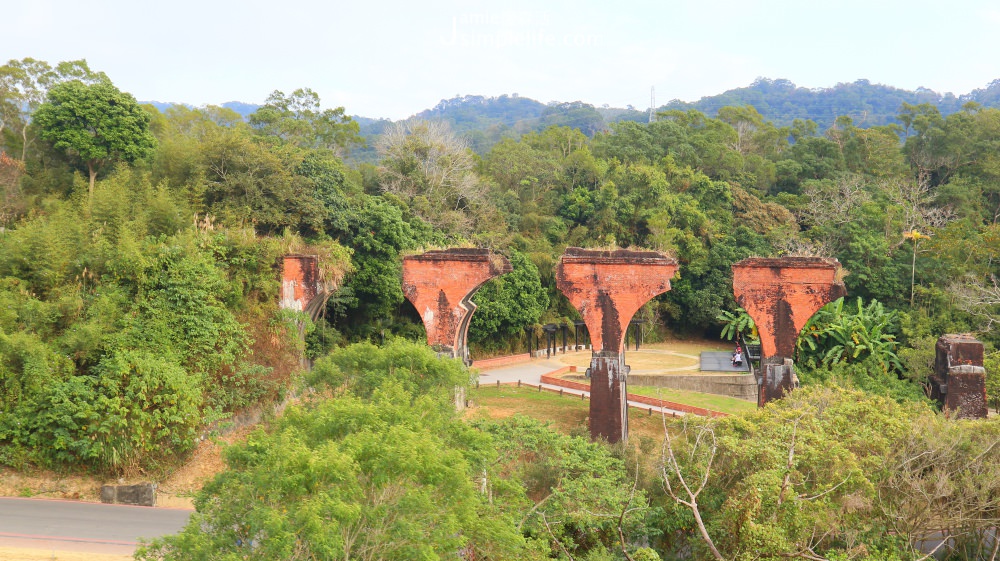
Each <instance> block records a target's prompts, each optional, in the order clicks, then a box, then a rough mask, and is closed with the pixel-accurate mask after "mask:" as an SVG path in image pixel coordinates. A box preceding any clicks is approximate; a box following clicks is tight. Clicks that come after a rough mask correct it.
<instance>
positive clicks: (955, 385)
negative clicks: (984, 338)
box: [930, 335, 987, 419]
mask: <svg viewBox="0 0 1000 561" xmlns="http://www.w3.org/2000/svg"><path fill="white" fill-rule="evenodd" d="M936 350H937V354H936V356H935V359H934V374H932V375H931V376H930V383H931V398H932V399H936V400H937V401H938V403H940V404H941V408H942V409H944V410H945V412H947V413H949V414H952V415H953V416H954V417H955V418H958V419H985V418H986V414H987V406H986V369H985V368H983V344H982V343H981V342H980V341H978V340H977V339H976V338H974V337H973V336H972V335H942V336H941V338H940V339H938V342H937V346H936ZM956 413H957V414H956Z"/></svg>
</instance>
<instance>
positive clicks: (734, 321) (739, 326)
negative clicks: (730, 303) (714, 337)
mask: <svg viewBox="0 0 1000 561" xmlns="http://www.w3.org/2000/svg"><path fill="white" fill-rule="evenodd" d="M715 319H716V320H717V321H719V322H721V323H722V324H723V326H722V333H720V334H719V338H720V339H726V340H729V341H732V340H733V339H736V338H737V337H739V335H740V333H745V334H747V335H749V336H750V338H751V339H754V340H756V339H757V324H756V323H754V321H753V318H752V317H750V314H748V313H747V311H746V310H744V309H743V308H736V311H735V312H730V311H728V310H723V311H722V313H721V314H719V315H718V316H716V317H715Z"/></svg>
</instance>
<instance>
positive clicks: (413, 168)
mask: <svg viewBox="0 0 1000 561" xmlns="http://www.w3.org/2000/svg"><path fill="white" fill-rule="evenodd" d="M376 148H377V150H378V152H379V155H380V156H381V157H382V163H381V165H380V166H379V172H380V176H381V177H380V179H381V187H382V190H383V191H385V192H386V193H392V194H394V195H397V196H399V197H402V198H404V199H405V200H407V201H408V202H409V203H410V204H411V208H413V210H414V212H416V213H417V214H418V215H419V216H420V217H421V218H423V219H424V220H427V221H428V222H430V223H431V224H434V225H435V226H439V227H442V228H446V229H452V230H455V231H459V232H468V231H470V229H471V227H472V225H473V224H474V223H475V219H476V214H477V212H478V211H479V207H480V206H481V204H482V203H483V202H484V199H485V197H484V194H483V189H482V187H481V185H480V184H479V181H478V179H477V178H476V174H475V172H474V169H473V167H474V165H475V160H474V158H473V156H472V152H471V151H470V150H469V147H468V145H467V143H466V142H465V141H464V140H463V139H461V138H459V137H458V136H456V135H455V134H454V133H452V132H451V130H450V129H449V128H448V126H447V125H446V124H444V123H440V122H429V121H417V122H399V123H396V124H395V125H393V126H392V127H390V128H389V129H388V130H386V132H385V133H384V134H383V135H382V136H381V137H380V138H379V140H378V142H377V144H376Z"/></svg>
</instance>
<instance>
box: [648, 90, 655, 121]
mask: <svg viewBox="0 0 1000 561" xmlns="http://www.w3.org/2000/svg"><path fill="white" fill-rule="evenodd" d="M655 120H656V86H649V122H650V123H652V122H653V121H655Z"/></svg>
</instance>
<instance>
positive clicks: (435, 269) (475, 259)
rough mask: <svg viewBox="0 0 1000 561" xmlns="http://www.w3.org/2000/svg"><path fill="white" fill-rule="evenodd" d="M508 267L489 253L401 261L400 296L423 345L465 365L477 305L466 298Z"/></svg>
mask: <svg viewBox="0 0 1000 561" xmlns="http://www.w3.org/2000/svg"><path fill="white" fill-rule="evenodd" d="M510 271H511V267H510V263H509V262H508V261H507V259H506V258H505V257H503V256H501V255H494V254H492V253H490V251H489V250H488V249H465V248H453V249H445V250H436V251H428V252H427V253H424V254H421V255H410V256H407V257H404V258H403V294H405V295H406V298H407V300H409V301H410V302H411V303H412V304H413V306H414V307H415V308H416V309H417V312H419V313H420V318H421V319H422V320H423V322H424V328H426V330H427V343H428V344H429V345H430V346H431V347H434V348H435V349H436V350H438V352H441V353H445V354H447V355H448V356H452V357H455V358H461V359H462V360H464V361H465V362H466V364H469V363H470V362H469V348H468V343H467V335H468V331H469V321H470V320H471V319H472V314H473V312H475V311H476V305H475V304H473V303H472V301H471V300H470V298H472V295H473V294H475V292H476V290H477V289H478V288H479V287H480V286H482V285H483V283H485V282H486V281H488V280H490V279H491V278H493V277H496V276H498V275H502V274H504V273H509V272H510Z"/></svg>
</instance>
